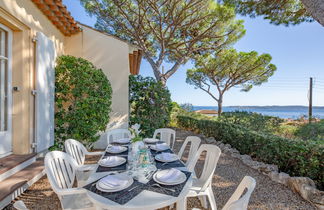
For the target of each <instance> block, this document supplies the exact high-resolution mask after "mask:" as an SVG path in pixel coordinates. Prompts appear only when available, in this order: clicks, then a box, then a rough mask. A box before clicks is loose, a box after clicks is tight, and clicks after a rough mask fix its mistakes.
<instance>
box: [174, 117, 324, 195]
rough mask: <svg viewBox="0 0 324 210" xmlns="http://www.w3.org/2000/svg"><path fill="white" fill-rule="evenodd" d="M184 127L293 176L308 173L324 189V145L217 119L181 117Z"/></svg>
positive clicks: (180, 121)
mask: <svg viewBox="0 0 324 210" xmlns="http://www.w3.org/2000/svg"><path fill="white" fill-rule="evenodd" d="M178 125H179V127H180V128H185V129H190V130H193V131H195V132H199V133H202V134H204V135H206V136H213V137H214V138H215V139H216V140H218V141H222V142H224V143H228V144H230V145H232V146H233V147H235V148H236V149H237V150H239V151H240V153H241V154H248V155H250V156H251V157H252V158H254V159H256V160H258V161H263V162H266V163H269V164H276V165H278V167H279V170H280V171H284V172H286V173H289V174H290V175H291V176H307V177H310V178H311V179H313V180H314V181H315V182H316V185H317V186H318V188H319V189H321V190H323V189H324V162H323V160H324V145H323V144H320V143H319V142H316V141H297V140H292V139H285V138H282V137H279V136H275V135H271V134H265V133H261V132H256V131H252V130H250V129H247V128H245V127H243V126H240V125H235V124H232V123H228V122H221V121H215V120H198V119H195V118H193V117H188V116H178Z"/></svg>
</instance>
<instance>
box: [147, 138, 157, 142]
mask: <svg viewBox="0 0 324 210" xmlns="http://www.w3.org/2000/svg"><path fill="white" fill-rule="evenodd" d="M144 141H145V142H146V143H156V142H158V141H159V139H153V138H145V139H144Z"/></svg>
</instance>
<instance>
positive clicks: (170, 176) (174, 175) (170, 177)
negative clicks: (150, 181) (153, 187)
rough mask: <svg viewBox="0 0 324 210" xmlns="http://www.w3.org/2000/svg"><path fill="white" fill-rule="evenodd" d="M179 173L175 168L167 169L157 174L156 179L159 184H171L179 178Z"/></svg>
mask: <svg viewBox="0 0 324 210" xmlns="http://www.w3.org/2000/svg"><path fill="white" fill-rule="evenodd" d="M181 173H182V172H181V171H180V170H178V169H175V168H171V169H167V170H163V171H160V172H159V174H157V176H156V178H157V179H158V180H160V181H161V182H166V183H172V182H176V181H177V180H178V177H179V176H181Z"/></svg>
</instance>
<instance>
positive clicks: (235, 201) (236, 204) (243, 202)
mask: <svg viewBox="0 0 324 210" xmlns="http://www.w3.org/2000/svg"><path fill="white" fill-rule="evenodd" d="M255 185H256V181H255V179H253V178H252V177H250V176H245V177H244V178H243V180H242V181H241V183H240V184H239V186H238V187H237V188H236V190H235V192H234V193H233V195H232V196H231V197H230V199H229V200H228V201H227V203H226V204H225V206H224V207H223V210H246V209H247V207H248V204H249V200H250V197H251V194H252V192H253V190H254V188H255ZM245 189H247V191H246V193H245V194H244V195H243V196H242V194H243V192H244V190H245ZM241 196H242V197H241Z"/></svg>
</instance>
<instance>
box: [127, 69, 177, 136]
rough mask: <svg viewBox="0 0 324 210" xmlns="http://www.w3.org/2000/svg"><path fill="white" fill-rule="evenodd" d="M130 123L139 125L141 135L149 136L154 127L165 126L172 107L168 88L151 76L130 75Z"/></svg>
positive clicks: (168, 120)
mask: <svg viewBox="0 0 324 210" xmlns="http://www.w3.org/2000/svg"><path fill="white" fill-rule="evenodd" d="M129 96H130V97H129V103H130V109H131V110H130V120H129V123H130V125H133V124H135V123H138V124H140V125H141V128H140V129H141V130H142V132H141V135H142V137H151V136H152V135H153V133H154V130H155V129H158V128H163V127H166V126H167V125H168V124H169V122H170V112H171V109H172V103H171V95H170V92H169V90H168V89H167V88H166V87H164V86H163V85H162V83H161V82H157V81H156V80H155V79H153V78H152V77H142V76H140V75H138V76H130V79H129Z"/></svg>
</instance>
